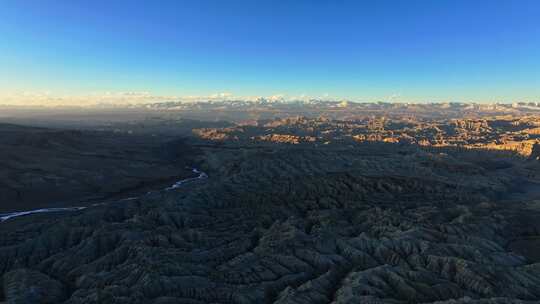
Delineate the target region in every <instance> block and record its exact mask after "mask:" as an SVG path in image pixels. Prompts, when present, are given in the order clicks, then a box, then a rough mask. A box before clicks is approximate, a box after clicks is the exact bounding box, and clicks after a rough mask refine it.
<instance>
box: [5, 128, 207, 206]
mask: <svg viewBox="0 0 540 304" xmlns="http://www.w3.org/2000/svg"><path fill="white" fill-rule="evenodd" d="M171 140H173V139H171V138H157V137H152V136H141V135H126V134H115V133H113V132H95V131H76V130H56V129H45V128H32V127H22V126H17V125H9V124H0V151H1V153H0V167H1V168H2V170H0V202H1V204H0V213H6V212H10V211H22V210H30V209H37V208H45V207H48V208H50V207H65V206H71V205H80V204H81V203H80V202H79V201H84V202H91V201H92V200H94V201H96V200H98V201H102V200H104V199H108V198H121V197H122V196H126V195H127V196H130V194H131V195H133V192H134V191H135V192H136V191H139V192H142V193H144V192H145V191H148V190H149V189H151V188H154V187H158V188H159V187H161V186H164V185H167V184H170V183H173V182H174V181H176V180H178V179H180V178H182V177H184V176H187V175H189V174H190V171H189V170H186V168H185V167H186V166H187V165H191V164H192V163H193V160H192V159H193V157H194V156H196V152H194V151H193V150H191V149H190V147H189V146H188V145H186V144H184V142H183V141H181V140H177V141H173V142H169V141H171Z"/></svg>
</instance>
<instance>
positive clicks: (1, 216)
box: [0, 168, 208, 223]
mask: <svg viewBox="0 0 540 304" xmlns="http://www.w3.org/2000/svg"><path fill="white" fill-rule="evenodd" d="M192 171H193V173H195V174H198V175H197V176H195V177H190V178H186V179H181V180H179V181H177V182H176V183H174V184H173V185H172V186H170V187H167V188H165V189H163V190H164V191H170V190H174V189H176V188H179V187H180V186H182V185H184V184H187V183H189V182H193V181H196V180H200V179H206V178H208V174H206V173H204V172H202V171H199V170H198V169H196V168H193V170H192ZM149 193H150V192H149ZM138 198H139V196H137V197H129V198H124V199H121V200H119V201H128V200H134V199H138ZM104 204H105V203H96V204H92V205H91V206H88V207H61V208H41V209H35V210H28V211H20V212H11V213H2V214H0V223H1V222H4V221H7V220H9V219H12V218H15V217H19V216H25V215H29V214H35V213H48V212H69V211H79V210H83V209H86V208H90V207H94V206H100V205H104Z"/></svg>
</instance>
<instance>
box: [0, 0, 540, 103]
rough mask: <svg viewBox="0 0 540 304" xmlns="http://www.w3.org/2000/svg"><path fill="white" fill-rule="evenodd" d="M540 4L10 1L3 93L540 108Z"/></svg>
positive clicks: (4, 16)
mask: <svg viewBox="0 0 540 304" xmlns="http://www.w3.org/2000/svg"><path fill="white" fill-rule="evenodd" d="M539 16H540V1H536V0H513V1H512V0H507V1H503V0H490V1H487V0H475V1H472V0H467V1H465V0H452V1H450V0H448V1H445V0H439V1H433V0H407V1H405V0H394V1H390V0H377V1H375V0H371V1H360V0H357V1H346V0H335V1H330V0H329V1H315V0H312V1H303V0H295V1H285V0H283V1H265V0H257V1H256V0H253V1H236V0H229V1H220V0H215V1H206V0H197V1H181V0H178V1H165V0H161V1H137V0H130V1H100V0H94V1H77V0H71V1H67V0H66V1H60V0H57V1H52V0H4V1H2V2H0V90H1V91H2V92H7V93H11V92H23V91H25V92H45V91H51V92H54V93H57V94H71V95H84V94H93V93H98V92H118V91H149V92H151V93H152V94H157V95H179V96H183V95H201V96H202V95H210V94H214V93H217V92H232V93H234V94H235V95H239V96H242V95H243V96H248V95H249V96H252V95H261V96H267V95H274V94H285V95H289V96H298V95H303V94H304V95H309V96H324V95H326V94H328V95H329V96H336V97H343V98H351V99H356V100H384V99H387V98H389V96H395V99H396V100H402V101H447V100H460V101H467V100H472V101H512V100H540V17H539Z"/></svg>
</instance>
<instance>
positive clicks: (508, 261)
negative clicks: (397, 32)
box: [0, 100, 540, 304]
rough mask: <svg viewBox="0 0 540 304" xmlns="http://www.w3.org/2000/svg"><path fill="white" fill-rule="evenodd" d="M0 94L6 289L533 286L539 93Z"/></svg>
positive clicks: (64, 298) (351, 290)
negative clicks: (341, 97) (25, 98)
mask: <svg viewBox="0 0 540 304" xmlns="http://www.w3.org/2000/svg"><path fill="white" fill-rule="evenodd" d="M58 111H60V110H59V109H38V110H32V109H28V108H23V109H20V108H13V107H4V108H2V117H1V121H2V122H3V124H1V125H0V151H2V152H1V153H0V167H1V168H2V170H1V171H0V199H1V200H2V205H1V210H0V217H1V219H2V222H1V223H0V286H2V288H0V302H7V303H66V304H67V303H70V304H71V303H73V304H74V303H155V304H165V303H186V304H187V303H189V304H200V303H276V304H277V303H396V304H397V303H440V304H443V303H447V304H450V303H486V304H487V303H539V301H540V221H539V220H538V219H540V159H539V158H540V108H539V107H537V105H536V104H533V103H531V104H515V105H506V104H493V105H485V104H457V103H456V104H390V103H372V104H360V103H358V104H357V103H352V102H329V101H321V100H313V101H309V102H268V101H266V100H259V101H256V102H244V101H224V102H216V101H214V102H202V103H191V104H184V103H174V102H171V103H160V104H145V105H137V106H132V107H124V108H101V109H94V110H91V111H84V112H76V111H75V112H70V110H69V109H68V110H65V111H66V112H62V113H61V115H60V114H58V113H57V112H58Z"/></svg>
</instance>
